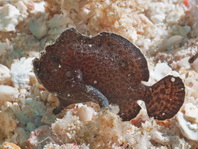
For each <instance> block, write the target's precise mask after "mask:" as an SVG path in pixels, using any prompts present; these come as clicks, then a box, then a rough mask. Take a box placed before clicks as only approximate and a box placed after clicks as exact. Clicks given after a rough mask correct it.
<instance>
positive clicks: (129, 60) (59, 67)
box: [33, 28, 185, 121]
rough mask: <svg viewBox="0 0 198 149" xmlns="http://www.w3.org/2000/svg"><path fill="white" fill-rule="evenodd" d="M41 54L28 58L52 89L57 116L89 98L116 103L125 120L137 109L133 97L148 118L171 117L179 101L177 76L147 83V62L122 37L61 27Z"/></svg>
mask: <svg viewBox="0 0 198 149" xmlns="http://www.w3.org/2000/svg"><path fill="white" fill-rule="evenodd" d="M45 50H46V52H45V53H44V54H42V55H41V57H40V58H39V59H35V60H34V62H33V66H34V72H35V74H36V76H37V79H38V81H39V82H40V83H41V84H42V85H43V86H44V87H45V88H46V89H47V90H48V91H49V92H51V93H56V95H57V97H58V99H59V102H60V104H59V106H58V107H57V108H55V109H54V111H53V112H54V113H55V114H58V113H59V112H60V111H61V110H62V109H64V108H65V107H66V106H68V105H70V104H73V103H81V102H87V101H93V102H96V103H98V104H99V105H100V106H101V107H106V106H108V104H117V105H119V108H120V112H119V115H120V116H121V118H122V119H123V120H124V121H126V120H131V119H132V118H134V117H136V115H137V114H138V113H139V111H140V109H141V108H140V106H139V105H138V104H137V101H138V100H143V101H144V102H145V104H146V108H147V112H148V115H149V116H150V117H154V118H155V119H158V120H164V119H170V118H172V117H173V116H174V115H175V114H176V113H177V112H178V111H179V109H180V107H181V106H182V104H183V102H184V96H185V87H184V84H183V82H182V80H181V79H180V78H179V77H175V76H171V75H169V76H166V77H165V78H163V79H162V80H160V81H159V82H157V83H156V84H154V85H153V86H146V85H144V84H142V81H148V80H149V70H148V66H147V61H146V59H145V57H144V55H143V54H142V53H141V51H140V50H139V49H138V48H137V47H136V46H135V45H133V44H132V43H131V42H130V41H128V40H127V39H125V38H124V37H122V36H120V35H117V34H114V33H107V32H102V33H100V34H98V35H96V36H94V37H89V36H85V35H82V34H81V33H79V32H78V31H77V30H75V29H74V28H70V29H67V30H66V31H64V32H63V33H62V34H61V35H60V37H58V39H57V40H56V42H55V43H54V44H53V45H49V46H47V47H46V49H45Z"/></svg>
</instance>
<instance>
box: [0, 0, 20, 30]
mask: <svg viewBox="0 0 198 149" xmlns="http://www.w3.org/2000/svg"><path fill="white" fill-rule="evenodd" d="M19 16H20V12H19V10H18V9H17V8H16V7H15V6H13V5H11V4H6V5H4V6H2V7H0V31H6V32H9V31H15V27H16V25H17V24H18V23H19V20H18V19H19Z"/></svg>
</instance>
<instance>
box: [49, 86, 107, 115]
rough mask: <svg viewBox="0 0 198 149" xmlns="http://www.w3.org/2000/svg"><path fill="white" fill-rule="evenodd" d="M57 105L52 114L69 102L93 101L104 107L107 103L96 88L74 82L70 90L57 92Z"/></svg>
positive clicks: (58, 111)
mask: <svg viewBox="0 0 198 149" xmlns="http://www.w3.org/2000/svg"><path fill="white" fill-rule="evenodd" d="M57 97H58V99H59V106H58V107H56V108H55V109H54V110H53V113H54V114H58V113H60V111H61V110H63V109H64V108H65V107H67V106H69V105H70V104H75V103H82V102H89V101H92V102H95V103H98V104H99V105H100V107H102V108H104V107H107V106H108V105H109V102H108V100H107V98H106V97H105V96H104V95H103V94H102V93H101V92H100V91H99V90H97V89H96V88H94V87H92V86H90V85H85V84H81V83H76V84H75V85H73V86H72V90H71V91H65V92H63V93H58V94H57Z"/></svg>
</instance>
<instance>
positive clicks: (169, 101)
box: [145, 75, 185, 120]
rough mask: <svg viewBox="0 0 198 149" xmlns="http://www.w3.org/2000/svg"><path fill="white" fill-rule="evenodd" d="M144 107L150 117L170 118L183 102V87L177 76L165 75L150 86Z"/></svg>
mask: <svg viewBox="0 0 198 149" xmlns="http://www.w3.org/2000/svg"><path fill="white" fill-rule="evenodd" d="M150 92H151V93H150V94H151V97H150V99H149V100H147V101H146V102H145V103H146V107H147V112H148V115H149V116H150V117H154V118H155V119H158V120H165V119H170V118H172V117H173V116H174V115H175V114H177V112H178V111H179V109H180V107H181V106H182V104H183V102H184V97H185V87H184V84H183V82H182V80H181V79H180V78H179V77H174V76H171V75H169V76H166V77H165V78H163V79H162V80H160V81H159V82H157V83H156V84H154V85H153V86H152V87H151V88H150Z"/></svg>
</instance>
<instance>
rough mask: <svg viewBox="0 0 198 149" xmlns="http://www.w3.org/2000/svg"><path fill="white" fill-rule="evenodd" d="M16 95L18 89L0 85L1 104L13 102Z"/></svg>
mask: <svg viewBox="0 0 198 149" xmlns="http://www.w3.org/2000/svg"><path fill="white" fill-rule="evenodd" d="M18 95H19V91H18V89H16V88H14V87H11V86H7V85H0V103H1V104H2V103H4V102H6V101H15V100H16V99H17V98H18Z"/></svg>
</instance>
